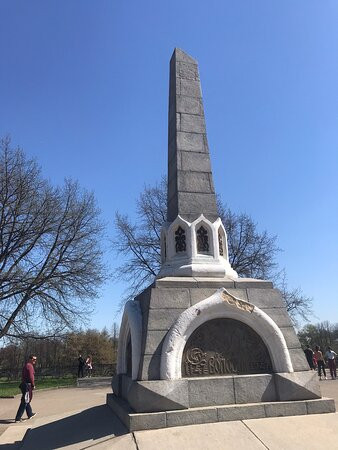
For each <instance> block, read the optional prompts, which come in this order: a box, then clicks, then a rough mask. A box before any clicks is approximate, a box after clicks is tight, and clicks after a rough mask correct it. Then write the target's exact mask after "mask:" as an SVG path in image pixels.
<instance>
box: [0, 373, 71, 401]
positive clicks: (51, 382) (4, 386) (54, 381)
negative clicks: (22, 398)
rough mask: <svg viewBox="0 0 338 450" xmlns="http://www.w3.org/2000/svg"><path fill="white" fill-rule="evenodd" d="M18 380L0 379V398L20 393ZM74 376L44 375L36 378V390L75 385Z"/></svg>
mask: <svg viewBox="0 0 338 450" xmlns="http://www.w3.org/2000/svg"><path fill="white" fill-rule="evenodd" d="M19 384H20V381H0V398H1V397H9V396H11V395H17V394H20V393H21V391H20V389H19ZM75 384H76V378H72V377H64V378H52V377H46V378H42V379H40V380H39V379H36V390H40V389H48V388H57V387H64V386H75Z"/></svg>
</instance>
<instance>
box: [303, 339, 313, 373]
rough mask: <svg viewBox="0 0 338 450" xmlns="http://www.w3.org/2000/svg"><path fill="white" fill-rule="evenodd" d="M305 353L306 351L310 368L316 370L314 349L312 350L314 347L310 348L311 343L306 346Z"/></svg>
mask: <svg viewBox="0 0 338 450" xmlns="http://www.w3.org/2000/svg"><path fill="white" fill-rule="evenodd" d="M304 353H305V356H306V359H307V362H308V364H309V366H310V369H311V370H312V369H313V370H314V369H315V366H314V364H313V351H312V349H311V348H310V346H309V345H307V346H306V349H305V350H304Z"/></svg>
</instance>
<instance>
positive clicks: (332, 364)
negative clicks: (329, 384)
mask: <svg viewBox="0 0 338 450" xmlns="http://www.w3.org/2000/svg"><path fill="white" fill-rule="evenodd" d="M336 357H337V353H336V352H334V351H333V350H332V348H331V347H328V348H327V351H326V353H325V359H327V363H328V365H329V369H330V374H331V378H332V380H335V379H336V378H337V369H336Z"/></svg>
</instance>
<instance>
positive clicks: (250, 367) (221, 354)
mask: <svg viewBox="0 0 338 450" xmlns="http://www.w3.org/2000/svg"><path fill="white" fill-rule="evenodd" d="M271 372H272V363H271V359H270V355H269V352H268V349H267V348H266V346H265V344H264V342H263V340H262V339H261V338H260V336H259V335H258V334H257V333H256V332H255V331H254V330H253V329H252V328H250V327H249V326H248V325H246V324H245V323H243V322H240V321H238V320H233V319H226V318H222V319H214V320H210V321H208V322H205V323H203V324H202V325H201V326H199V327H198V328H197V330H195V331H194V332H193V333H192V335H191V336H190V337H189V339H188V341H187V343H186V346H185V348H184V351H183V358H182V377H203V376H222V375H230V374H237V375H245V374H255V373H271Z"/></svg>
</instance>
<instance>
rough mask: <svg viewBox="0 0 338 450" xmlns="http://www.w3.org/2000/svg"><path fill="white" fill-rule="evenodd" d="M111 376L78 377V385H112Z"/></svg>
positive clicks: (84, 386) (82, 386)
mask: <svg viewBox="0 0 338 450" xmlns="http://www.w3.org/2000/svg"><path fill="white" fill-rule="evenodd" d="M111 380H112V378H111V377H90V378H78V379H77V382H76V385H77V387H80V388H93V387H98V386H111Z"/></svg>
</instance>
